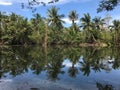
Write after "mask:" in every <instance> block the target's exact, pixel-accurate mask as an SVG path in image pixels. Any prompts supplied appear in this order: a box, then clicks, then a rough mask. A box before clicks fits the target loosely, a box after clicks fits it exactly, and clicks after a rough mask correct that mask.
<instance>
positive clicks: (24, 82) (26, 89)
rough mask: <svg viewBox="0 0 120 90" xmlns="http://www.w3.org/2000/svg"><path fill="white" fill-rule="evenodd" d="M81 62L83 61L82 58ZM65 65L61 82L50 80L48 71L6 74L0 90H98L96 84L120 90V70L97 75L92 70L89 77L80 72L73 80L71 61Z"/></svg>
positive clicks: (65, 62)
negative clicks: (14, 75) (70, 72)
mask: <svg viewBox="0 0 120 90" xmlns="http://www.w3.org/2000/svg"><path fill="white" fill-rule="evenodd" d="M79 61H82V58H80V59H79ZM63 65H65V67H64V68H63V69H62V70H64V71H65V73H64V74H59V75H58V77H59V79H60V80H57V81H51V80H49V79H48V78H47V75H46V71H43V72H41V74H39V75H35V74H33V71H31V70H29V71H28V73H24V74H21V75H18V76H16V77H12V76H9V75H8V74H6V75H7V77H6V78H5V79H4V78H2V79H1V80H0V81H1V82H0V90H30V88H40V90H41V89H43V90H44V89H45V90H56V89H57V90H70V89H72V90H97V87H96V82H101V83H103V84H112V85H113V86H114V87H115V88H116V90H119V89H120V78H119V77H120V70H111V71H110V72H109V73H107V72H106V71H104V70H101V72H97V73H95V71H93V70H91V72H90V75H89V76H88V77H87V76H84V75H83V73H82V72H81V71H79V74H77V75H76V77H74V78H72V77H70V76H69V74H68V69H69V68H70V67H71V66H72V63H71V62H70V60H69V59H66V60H64V62H63ZM75 67H77V68H78V69H79V68H80V64H79V63H77V64H75Z"/></svg>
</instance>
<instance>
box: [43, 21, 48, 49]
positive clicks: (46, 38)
mask: <svg viewBox="0 0 120 90" xmlns="http://www.w3.org/2000/svg"><path fill="white" fill-rule="evenodd" d="M45 30H46V31H45V42H44V46H45V47H46V46H47V44H48V42H47V41H48V25H47V23H46V29H45Z"/></svg>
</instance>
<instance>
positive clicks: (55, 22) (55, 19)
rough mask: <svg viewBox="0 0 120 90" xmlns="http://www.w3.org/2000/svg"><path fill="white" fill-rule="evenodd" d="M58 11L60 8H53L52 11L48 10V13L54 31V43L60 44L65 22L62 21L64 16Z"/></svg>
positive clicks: (52, 32)
mask: <svg viewBox="0 0 120 90" xmlns="http://www.w3.org/2000/svg"><path fill="white" fill-rule="evenodd" d="M58 10H59V8H56V7H54V6H53V7H51V8H50V9H48V12H47V20H48V25H49V26H50V28H51V29H52V30H53V31H51V33H50V34H51V38H52V43H59V41H60V38H61V37H60V33H61V29H62V28H63V23H64V21H63V20H62V18H63V17H64V15H63V14H61V15H59V14H58Z"/></svg>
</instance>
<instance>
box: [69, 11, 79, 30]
mask: <svg viewBox="0 0 120 90" xmlns="http://www.w3.org/2000/svg"><path fill="white" fill-rule="evenodd" d="M78 16H79V15H78V14H77V12H76V11H75V10H73V11H71V12H69V15H68V17H69V19H70V20H71V21H72V27H73V31H74V30H75V24H76V23H75V21H76V20H77V19H78Z"/></svg>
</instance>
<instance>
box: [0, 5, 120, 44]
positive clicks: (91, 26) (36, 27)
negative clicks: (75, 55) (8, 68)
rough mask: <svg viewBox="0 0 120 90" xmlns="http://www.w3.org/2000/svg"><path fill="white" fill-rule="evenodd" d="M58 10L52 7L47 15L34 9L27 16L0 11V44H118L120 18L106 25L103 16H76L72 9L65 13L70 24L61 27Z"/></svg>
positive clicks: (61, 21)
mask: <svg viewBox="0 0 120 90" xmlns="http://www.w3.org/2000/svg"><path fill="white" fill-rule="evenodd" d="M58 11H59V9H58V8H56V7H51V8H49V9H48V12H47V17H46V18H43V17H41V15H40V14H38V13H37V14H35V15H33V18H31V19H30V20H28V19H27V18H24V17H22V16H20V15H17V14H15V13H11V14H9V15H8V14H6V13H5V12H0V44H6V45H31V44H40V45H46V44H48V45H50V44H69V45H81V44H83V43H84V44H86V43H89V44H97V45H101V44H104V43H106V44H108V45H118V44H119V42H120V36H119V34H120V31H119V29H120V21H119V20H114V21H113V24H112V25H109V26H108V25H106V20H105V18H101V17H95V18H91V16H90V14H89V13H86V14H84V16H83V17H80V18H79V15H78V14H77V12H76V11H74V10H73V11H70V13H69V15H68V18H69V19H70V20H71V21H72V25H71V26H70V27H64V26H63V23H65V22H64V21H63V17H64V15H63V14H61V15H60V14H59V12H58ZM76 20H79V23H76Z"/></svg>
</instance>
